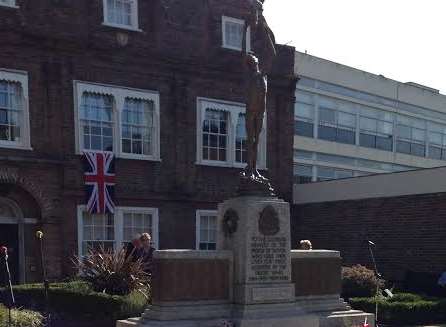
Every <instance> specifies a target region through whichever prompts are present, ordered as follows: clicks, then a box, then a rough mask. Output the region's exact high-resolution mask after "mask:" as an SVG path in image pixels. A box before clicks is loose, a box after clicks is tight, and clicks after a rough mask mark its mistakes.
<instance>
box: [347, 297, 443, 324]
mask: <svg viewBox="0 0 446 327" xmlns="http://www.w3.org/2000/svg"><path fill="white" fill-rule="evenodd" d="M376 301H377V302H378V321H380V322H382V323H386V324H392V326H395V325H406V324H431V323H444V322H446V299H438V298H431V297H423V296H420V295H417V294H410V293H401V294H396V295H395V296H394V297H393V298H392V299H386V298H382V297H381V298H378V299H376V298H352V299H350V301H349V302H350V305H351V307H352V308H353V309H356V310H362V311H366V312H371V313H374V312H375V304H376Z"/></svg>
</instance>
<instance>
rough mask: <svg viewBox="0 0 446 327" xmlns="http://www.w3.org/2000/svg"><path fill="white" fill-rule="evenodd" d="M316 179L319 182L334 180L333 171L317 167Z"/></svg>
mask: <svg viewBox="0 0 446 327" xmlns="http://www.w3.org/2000/svg"><path fill="white" fill-rule="evenodd" d="M317 178H318V180H319V181H322V180H329V179H334V178H335V169H334V168H327V167H317Z"/></svg>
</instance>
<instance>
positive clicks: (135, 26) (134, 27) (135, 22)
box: [102, 0, 142, 32]
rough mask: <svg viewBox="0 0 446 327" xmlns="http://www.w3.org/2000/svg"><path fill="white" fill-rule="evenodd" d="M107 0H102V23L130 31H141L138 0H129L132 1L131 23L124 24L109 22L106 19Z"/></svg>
mask: <svg viewBox="0 0 446 327" xmlns="http://www.w3.org/2000/svg"><path fill="white" fill-rule="evenodd" d="M107 1H108V0H103V1H102V7H103V15H104V20H103V22H102V25H105V26H110V27H116V28H122V29H126V30H130V31H136V32H142V30H141V29H140V28H139V10H138V0H130V1H131V2H132V4H131V6H132V13H131V23H132V24H131V25H125V24H118V23H114V22H110V21H109V20H108V2H107Z"/></svg>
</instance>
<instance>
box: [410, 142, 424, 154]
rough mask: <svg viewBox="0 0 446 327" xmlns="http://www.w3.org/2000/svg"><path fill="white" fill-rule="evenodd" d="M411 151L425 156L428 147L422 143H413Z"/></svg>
mask: <svg viewBox="0 0 446 327" xmlns="http://www.w3.org/2000/svg"><path fill="white" fill-rule="evenodd" d="M411 153H412V154H413V155H414V156H419V157H424V156H425V155H426V147H425V146H424V145H422V144H417V143H412V144H411Z"/></svg>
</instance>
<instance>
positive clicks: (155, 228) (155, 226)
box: [116, 207, 159, 249]
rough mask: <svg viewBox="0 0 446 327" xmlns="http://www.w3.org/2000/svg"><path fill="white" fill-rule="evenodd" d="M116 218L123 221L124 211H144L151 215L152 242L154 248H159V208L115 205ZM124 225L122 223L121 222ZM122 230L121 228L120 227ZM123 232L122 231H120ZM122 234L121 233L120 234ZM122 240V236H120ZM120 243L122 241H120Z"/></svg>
mask: <svg viewBox="0 0 446 327" xmlns="http://www.w3.org/2000/svg"><path fill="white" fill-rule="evenodd" d="M116 209H117V211H118V216H120V217H119V218H118V219H119V220H121V221H123V217H124V213H125V212H131V213H144V214H150V215H152V235H150V236H151V237H152V243H153V245H154V247H155V248H156V249H159V210H158V208H150V207H117V208H116ZM121 224H122V226H124V224H123V223H121ZM121 231H122V232H123V229H121ZM122 234H123V233H122ZM121 236H122V235H121ZM121 240H122V238H121ZM121 243H122V241H121Z"/></svg>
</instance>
